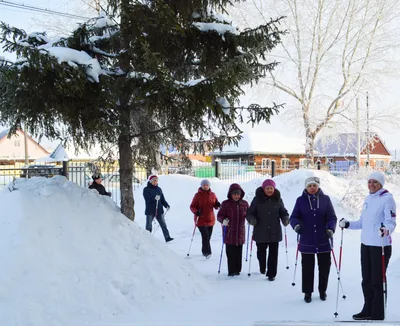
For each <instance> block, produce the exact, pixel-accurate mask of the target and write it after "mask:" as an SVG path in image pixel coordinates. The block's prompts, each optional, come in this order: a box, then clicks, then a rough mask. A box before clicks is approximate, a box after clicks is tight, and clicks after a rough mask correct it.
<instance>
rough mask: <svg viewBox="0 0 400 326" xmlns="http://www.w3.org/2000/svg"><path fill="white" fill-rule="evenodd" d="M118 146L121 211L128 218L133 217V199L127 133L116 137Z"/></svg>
mask: <svg viewBox="0 0 400 326" xmlns="http://www.w3.org/2000/svg"><path fill="white" fill-rule="evenodd" d="M118 147H119V176H120V191H121V212H122V214H124V215H125V216H126V217H127V218H129V219H130V220H132V221H133V220H134V219H135V210H134V205H135V199H134V198H133V189H132V175H133V165H132V148H131V138H130V136H129V135H120V136H119V139H118Z"/></svg>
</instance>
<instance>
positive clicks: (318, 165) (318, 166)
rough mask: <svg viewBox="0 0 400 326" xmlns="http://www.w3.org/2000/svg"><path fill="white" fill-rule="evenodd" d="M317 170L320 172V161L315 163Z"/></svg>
mask: <svg viewBox="0 0 400 326" xmlns="http://www.w3.org/2000/svg"><path fill="white" fill-rule="evenodd" d="M317 170H321V161H320V160H318V161H317Z"/></svg>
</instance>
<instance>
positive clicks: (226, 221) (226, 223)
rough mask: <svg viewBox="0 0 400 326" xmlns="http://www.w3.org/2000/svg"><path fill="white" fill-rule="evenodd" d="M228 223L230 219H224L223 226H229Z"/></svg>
mask: <svg viewBox="0 0 400 326" xmlns="http://www.w3.org/2000/svg"><path fill="white" fill-rule="evenodd" d="M228 224H229V220H228V219H227V218H226V219H224V220H223V221H222V225H223V226H228Z"/></svg>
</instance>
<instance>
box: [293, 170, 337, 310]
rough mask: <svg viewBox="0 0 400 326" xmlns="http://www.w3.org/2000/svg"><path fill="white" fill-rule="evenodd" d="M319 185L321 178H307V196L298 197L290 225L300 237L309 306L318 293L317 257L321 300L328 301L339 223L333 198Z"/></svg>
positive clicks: (303, 275)
mask: <svg viewBox="0 0 400 326" xmlns="http://www.w3.org/2000/svg"><path fill="white" fill-rule="evenodd" d="M319 185H320V181H319V178H317V177H309V178H307V179H306V181H305V189H304V191H303V194H302V195H301V196H300V197H299V198H297V200H296V204H295V206H294V208H293V212H292V215H291V216H290V225H291V226H292V227H293V229H294V230H295V231H296V232H297V234H298V235H299V237H300V239H299V251H300V252H301V271H302V291H303V293H304V301H305V302H307V303H309V302H311V295H312V293H313V292H314V266H315V255H317V259H318V271H319V283H318V290H319V297H320V299H321V300H322V301H325V300H326V289H327V287H328V279H329V271H330V268H331V245H330V239H331V238H332V237H333V234H334V232H335V229H336V222H337V218H336V214H335V210H334V208H333V205H332V202H331V199H330V198H329V196H327V195H324V193H323V192H322V190H321V189H320V188H319Z"/></svg>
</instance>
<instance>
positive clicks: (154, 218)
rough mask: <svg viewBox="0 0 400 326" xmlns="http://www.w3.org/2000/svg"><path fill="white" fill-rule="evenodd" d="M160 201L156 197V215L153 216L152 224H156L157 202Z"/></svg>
mask: <svg viewBox="0 0 400 326" xmlns="http://www.w3.org/2000/svg"><path fill="white" fill-rule="evenodd" d="M159 200H160V196H158V195H157V196H156V213H155V214H154V217H153V224H154V225H155V224H156V219H157V214H158V201H159Z"/></svg>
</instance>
